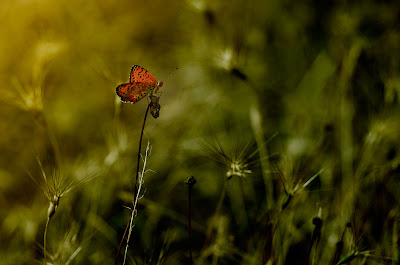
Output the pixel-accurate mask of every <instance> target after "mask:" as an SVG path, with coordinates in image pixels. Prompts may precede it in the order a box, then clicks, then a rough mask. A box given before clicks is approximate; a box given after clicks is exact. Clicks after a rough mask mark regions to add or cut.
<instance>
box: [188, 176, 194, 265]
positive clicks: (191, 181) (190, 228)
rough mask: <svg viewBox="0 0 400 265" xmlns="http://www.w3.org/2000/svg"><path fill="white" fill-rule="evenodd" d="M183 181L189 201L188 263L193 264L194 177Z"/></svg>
mask: <svg viewBox="0 0 400 265" xmlns="http://www.w3.org/2000/svg"><path fill="white" fill-rule="evenodd" d="M185 183H186V184H187V185H188V191H189V203H188V234H189V254H190V262H189V264H190V265H192V264H193V257H192V189H193V186H194V184H196V178H195V177H193V176H191V177H189V178H188V179H186V181H185Z"/></svg>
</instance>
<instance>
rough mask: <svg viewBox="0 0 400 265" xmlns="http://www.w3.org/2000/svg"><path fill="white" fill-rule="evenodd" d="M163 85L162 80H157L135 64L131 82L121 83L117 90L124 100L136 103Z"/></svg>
mask: <svg viewBox="0 0 400 265" xmlns="http://www.w3.org/2000/svg"><path fill="white" fill-rule="evenodd" d="M162 86H163V82H162V81H159V82H157V80H156V79H155V78H154V77H153V76H152V75H151V74H150V73H149V72H148V71H147V70H146V69H144V68H143V67H141V66H139V65H134V66H133V67H132V69H131V75H130V80H129V83H126V84H122V85H119V86H118V87H117V89H116V92H117V95H118V96H119V97H120V98H121V100H122V101H123V102H126V103H128V102H129V103H132V104H135V103H136V102H138V101H139V100H141V99H142V98H144V97H146V96H147V95H151V94H153V93H156V92H157V91H158V89H159V88H160V87H162Z"/></svg>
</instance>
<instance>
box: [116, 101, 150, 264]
mask: <svg viewBox="0 0 400 265" xmlns="http://www.w3.org/2000/svg"><path fill="white" fill-rule="evenodd" d="M149 108H150V103H149V104H148V105H147V109H146V114H145V115H144V120H143V125H142V131H141V133H140V140H139V152H138V159H137V167H136V179H135V190H134V192H133V201H136V196H137V191H138V186H139V184H138V179H139V163H140V151H141V149H142V139H143V131H144V126H145V124H146V119H147V113H149ZM134 214H135V212H134V210H132V212H131V217H130V218H129V220H132V219H133V218H134ZM130 223H131V222H128V223H127V224H126V227H125V232H124V234H123V236H122V239H121V242H120V243H119V247H118V251H117V255H116V256H115V263H114V264H115V265H117V263H118V256H119V253H120V251H121V247H122V243H123V242H124V239H125V235H126V232H127V231H128V227H129V225H130Z"/></svg>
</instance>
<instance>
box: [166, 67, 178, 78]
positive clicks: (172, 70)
mask: <svg viewBox="0 0 400 265" xmlns="http://www.w3.org/2000/svg"><path fill="white" fill-rule="evenodd" d="M175 70H178V67H177V68H175V69H174V70H172V71H171V72H169V73H168V74H166V75H165V76H164V77H163V79H165V78H166V77H167V76H169V75H170V74H172V72H174V71H175ZM168 79H169V77H168Z"/></svg>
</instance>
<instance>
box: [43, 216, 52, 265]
mask: <svg viewBox="0 0 400 265" xmlns="http://www.w3.org/2000/svg"><path fill="white" fill-rule="evenodd" d="M50 219H51V217H50V216H48V217H47V221H46V227H45V228H44V239H43V256H44V261H43V264H44V265H46V264H47V256H46V252H47V249H46V243H47V228H48V227H49V223H50Z"/></svg>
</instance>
